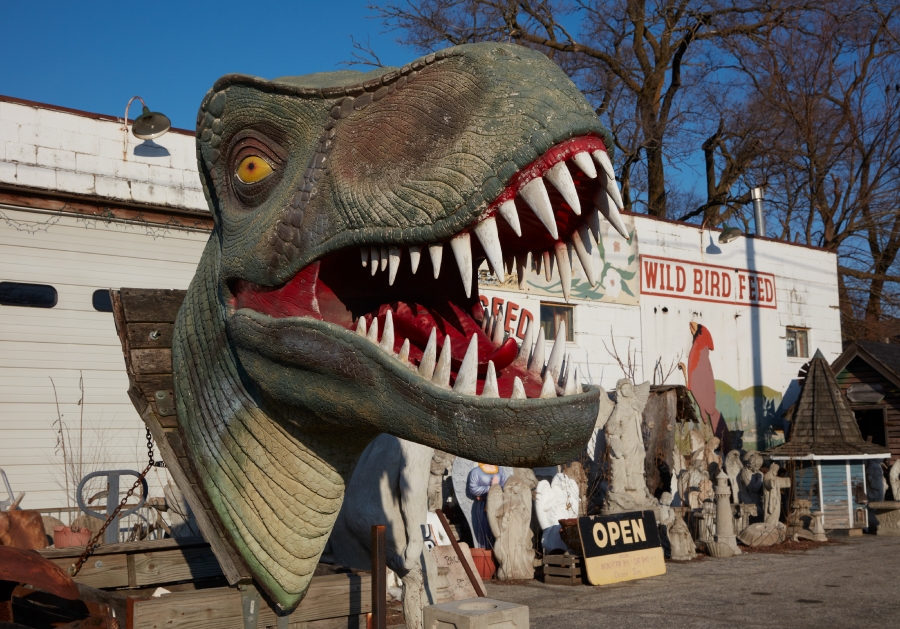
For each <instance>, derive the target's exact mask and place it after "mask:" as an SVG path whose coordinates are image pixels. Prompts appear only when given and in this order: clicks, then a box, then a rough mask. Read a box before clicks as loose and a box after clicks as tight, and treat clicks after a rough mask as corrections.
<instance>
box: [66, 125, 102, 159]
mask: <svg viewBox="0 0 900 629" xmlns="http://www.w3.org/2000/svg"><path fill="white" fill-rule="evenodd" d="M59 148H61V149H65V150H67V151H74V152H76V153H85V154H87V155H97V154H98V153H99V152H100V138H98V137H96V136H93V135H87V134H84V133H79V132H78V131H70V130H66V129H60V132H59Z"/></svg>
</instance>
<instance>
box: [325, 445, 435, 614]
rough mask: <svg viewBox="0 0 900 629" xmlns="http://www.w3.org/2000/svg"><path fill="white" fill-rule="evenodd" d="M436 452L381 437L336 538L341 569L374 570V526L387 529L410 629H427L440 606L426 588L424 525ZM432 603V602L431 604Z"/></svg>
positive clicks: (390, 560) (354, 485)
mask: <svg viewBox="0 0 900 629" xmlns="http://www.w3.org/2000/svg"><path fill="white" fill-rule="evenodd" d="M433 455H434V450H433V449H432V448H428V447H426V446H423V445H419V444H417V443H412V442H411V441H406V440H404V439H399V438H397V437H393V436H391V435H386V434H381V435H378V436H377V437H375V439H373V440H372V443H370V444H369V445H368V447H367V448H366V449H365V450H364V451H363V453H362V455H361V456H360V457H359V462H358V463H357V464H356V468H355V469H354V471H353V476H352V477H351V478H350V482H349V483H348V484H347V494H346V496H345V498H344V504H343V505H342V507H341V512H340V514H339V515H338V519H337V521H336V522H335V525H334V530H333V531H332V533H331V540H330V546H331V552H332V554H333V555H334V560H335V562H337V563H338V564H341V565H344V566H348V567H351V568H358V569H360V570H371V569H372V567H371V557H372V554H371V545H372V525H373V524H384V525H386V531H385V537H386V542H387V549H386V550H387V552H386V555H387V565H388V567H389V568H390V569H391V570H393V571H395V572H396V573H397V574H398V575H399V576H400V579H401V581H402V582H403V595H402V596H403V614H404V616H405V617H406V621H407V626H408V627H415V628H416V629H420V628H421V627H422V626H423V622H424V621H423V618H422V610H423V609H424V607H425V606H426V605H430V604H434V603H436V602H437V601H436V600H435V599H434V590H433V586H432V588H431V591H427V590H426V588H427V587H428V586H430V585H431V584H427V585H426V580H425V576H424V575H425V568H424V557H423V550H424V548H425V541H424V535H423V532H422V528H423V525H424V524H425V523H426V522H427V513H428V480H429V477H430V473H429V472H430V468H431V459H432V456H433ZM429 599H430V600H429Z"/></svg>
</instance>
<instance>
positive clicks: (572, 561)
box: [544, 555, 583, 585]
mask: <svg viewBox="0 0 900 629" xmlns="http://www.w3.org/2000/svg"><path fill="white" fill-rule="evenodd" d="M581 563H582V562H581V557H576V556H572V555H544V583H547V584H552V585H581V584H582V583H583V581H582V577H581Z"/></svg>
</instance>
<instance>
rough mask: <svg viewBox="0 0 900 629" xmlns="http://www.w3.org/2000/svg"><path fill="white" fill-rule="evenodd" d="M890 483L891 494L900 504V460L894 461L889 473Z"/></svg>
mask: <svg viewBox="0 0 900 629" xmlns="http://www.w3.org/2000/svg"><path fill="white" fill-rule="evenodd" d="M888 481H889V482H890V485H891V493H892V494H893V495H894V502H900V459H897V460H896V461H894V464H893V465H892V466H891V469H890V471H889V472H888Z"/></svg>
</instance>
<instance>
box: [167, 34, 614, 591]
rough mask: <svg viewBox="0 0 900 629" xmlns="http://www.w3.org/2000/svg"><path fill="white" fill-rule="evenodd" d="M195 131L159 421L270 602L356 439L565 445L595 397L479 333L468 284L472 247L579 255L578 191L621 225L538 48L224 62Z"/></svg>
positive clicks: (517, 461) (475, 252)
mask: <svg viewBox="0 0 900 629" xmlns="http://www.w3.org/2000/svg"><path fill="white" fill-rule="evenodd" d="M197 135H198V140H197V147H198V160H199V166H200V170H201V174H202V179H203V185H204V190H205V192H206V194H207V198H208V200H209V206H210V209H211V211H212V213H213V216H214V219H215V229H214V231H213V234H212V237H211V238H210V241H209V243H208V245H207V247H206V250H205V251H204V254H203V257H202V260H201V263H200V266H199V268H198V271H197V275H196V276H195V278H194V280H193V282H192V284H191V287H190V290H189V291H188V296H187V299H186V300H185V304H184V306H183V307H182V310H181V312H180V314H179V318H178V322H177V324H176V335H175V341H174V344H173V352H174V353H173V356H174V369H175V377H176V394H177V403H178V411H179V418H180V421H181V425H182V427H183V429H184V432H185V435H186V437H187V442H188V443H187V445H188V450H189V452H188V455H189V457H190V459H191V461H192V464H193V466H194V467H195V469H196V470H197V473H198V474H199V476H200V478H201V480H202V488H201V489H202V490H203V491H204V492H205V493H206V495H207V497H208V498H209V499H210V503H211V504H212V505H213V509H214V511H215V512H216V514H217V516H218V518H219V519H220V520H221V523H222V525H223V527H224V528H225V529H226V530H227V531H228V532H229V534H230V536H231V540H232V542H233V544H234V545H235V547H236V548H237V550H238V551H239V552H240V554H241V555H242V557H243V558H244V560H245V561H246V562H247V563H248V565H249V566H250V568H251V570H252V571H253V573H254V576H255V577H256V578H257V580H258V582H259V583H260V584H261V585H262V586H263V587H264V588H265V589H266V590H267V591H268V592H269V594H270V595H271V596H272V597H273V598H274V600H275V601H277V602H278V603H279V604H280V605H282V606H283V607H285V608H290V607H293V606H294V605H296V603H297V602H299V600H300V599H301V598H302V596H303V594H304V592H305V591H306V587H307V586H308V584H309V579H310V577H311V575H312V573H313V569H314V568H315V564H316V562H317V561H318V558H319V556H320V554H321V552H322V549H323V547H324V545H325V542H326V541H327V539H328V535H329V532H330V530H331V527H332V525H333V523H334V520H335V518H336V516H337V514H338V511H339V509H340V504H341V500H342V497H343V491H344V482H345V480H346V479H347V478H348V477H349V474H350V472H351V470H352V466H353V464H354V461H355V460H356V458H357V457H358V455H359V454H360V452H361V451H362V450H363V448H364V447H365V445H366V444H367V443H368V442H369V441H370V440H371V439H372V438H373V437H374V436H375V435H377V434H378V433H380V432H386V433H390V434H393V435H396V436H398V437H402V438H404V439H409V440H411V441H415V442H419V443H423V444H426V445H429V446H432V447H435V448H439V449H441V450H445V451H448V452H452V453H455V454H459V455H462V456H465V457H467V458H470V459H474V460H480V461H489V462H492V463H497V464H504V465H513V466H534V465H543V464H552V463H557V462H563V461H566V460H570V459H571V458H572V457H573V456H575V455H576V454H577V453H578V452H579V451H580V450H581V449H582V447H583V446H584V444H585V443H586V442H587V440H588V438H589V436H590V434H591V430H592V428H593V426H594V422H595V420H596V418H597V412H598V405H599V396H600V392H599V390H597V389H596V388H588V389H587V390H585V391H582V387H581V386H580V385H579V386H578V387H577V388H576V392H575V393H571V392H572V390H573V389H572V388H569V392H570V393H571V394H570V395H561V396H559V397H557V396H556V393H557V392H562V390H559V391H556V390H554V385H555V384H556V383H553V382H550V380H551V378H549V377H548V378H546V379H545V381H542V379H541V375H540V370H539V369H538V370H536V371H537V373H535V371H534V370H531V371H530V370H528V369H527V368H525V366H524V365H523V364H522V363H523V362H524V360H523V359H522V357H519V359H518V360H516V358H517V351H518V349H517V347H516V344H515V341H513V340H507V341H506V342H505V343H500V344H495V343H493V342H492V341H491V339H490V338H488V336H487V335H486V334H485V333H483V332H482V330H481V326H480V323H481V320H482V317H483V316H484V315H483V313H482V311H481V306H480V305H479V301H478V296H477V285H476V284H475V282H474V280H473V269H474V268H475V267H476V266H477V264H478V263H479V262H480V260H481V259H484V258H487V260H488V261H489V263H490V264H491V266H492V268H493V269H494V271H495V272H496V273H498V274H502V273H503V263H504V256H507V257H509V256H516V255H518V256H519V259H520V260H521V259H522V257H523V255H524V254H526V253H527V252H529V251H538V252H540V251H543V250H552V249H554V247H558V246H562V245H559V244H558V243H566V242H568V241H570V240H575V241H578V242H576V245H579V244H581V245H583V244H584V243H583V240H584V238H589V237H590V236H589V235H590V232H591V229H592V227H593V229H594V230H596V221H597V220H599V219H597V213H596V210H595V209H594V198H595V195H597V194H598V192H599V193H600V194H599V197H598V198H600V202H601V209H602V210H603V211H604V213H605V214H606V215H607V216H608V218H610V220H611V221H613V223H614V225H616V226H617V227H621V222H620V221H619V219H618V214H617V213H616V212H615V208H614V207H613V208H612V213H610V208H609V207H606V206H603V204H605V203H606V202H607V195H606V193H605V192H603V190H605V189H606V186H607V185H608V184H609V185H611V186H612V187H613V188H614V186H615V184H614V183H612V180H611V179H610V178H608V177H607V176H606V175H605V171H604V170H603V169H601V170H600V174H599V176H598V173H597V170H596V166H595V165H594V163H593V162H592V161H591V154H596V158H597V160H598V163H600V164H601V165H602V166H607V167H608V164H609V159H608V157H607V156H606V149H607V147H608V146H610V139H609V136H608V133H607V132H606V131H605V129H604V128H603V127H602V126H601V125H600V124H599V123H598V121H597V117H596V115H595V114H594V112H593V111H592V109H591V107H590V106H589V104H588V103H587V101H586V100H585V98H584V97H583V95H582V94H581V93H580V92H579V91H578V90H577V89H576V88H575V86H574V85H573V84H572V82H571V81H570V80H569V79H568V78H567V77H566V76H565V74H563V72H561V71H560V70H559V69H558V68H557V67H556V66H555V65H554V64H553V63H552V62H550V61H549V60H548V59H547V58H546V57H545V56H543V55H541V54H539V53H536V52H533V51H531V50H528V49H525V48H520V47H517V46H511V45H501V44H477V45H468V46H460V47H457V48H451V49H448V50H444V51H442V52H439V53H436V54H431V55H428V56H427V57H424V58H422V59H419V60H418V61H415V62H413V63H412V64H410V65H408V66H405V67H403V68H401V69H379V70H375V71H372V72H369V73H366V74H362V73H358V72H347V71H345V72H331V73H325V74H315V75H310V76H303V77H287V78H281V79H275V80H273V81H267V80H263V79H259V78H254V77H249V76H238V75H229V76H225V77H223V78H221V79H219V81H217V82H216V84H215V86H214V87H213V89H212V90H211V91H210V92H209V94H207V96H206V98H205V99H204V101H203V104H202V105H201V108H200V113H199V116H198V121H197ZM545 179H546V180H548V181H550V182H551V183H552V184H553V185H545V184H544V180H545ZM379 331H381V334H380V335H379ZM538 342H539V343H542V342H543V341H542V340H539V341H538ZM439 348H440V353H439V352H438V349H439ZM529 350H530V347H525V348H524V349H523V350H522V353H523V354H524V356H527V355H528V352H529ZM547 382H550V384H549V385H548V384H547ZM542 387H543V390H544V393H545V395H544V397H540V393H541V391H542ZM548 387H549V389H548ZM548 394H549V397H548Z"/></svg>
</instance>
